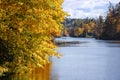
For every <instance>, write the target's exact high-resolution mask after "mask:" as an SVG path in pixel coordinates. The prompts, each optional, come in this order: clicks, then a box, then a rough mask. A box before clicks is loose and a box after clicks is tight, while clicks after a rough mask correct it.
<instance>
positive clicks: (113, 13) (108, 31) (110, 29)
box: [101, 3, 120, 40]
mask: <svg viewBox="0 0 120 80" xmlns="http://www.w3.org/2000/svg"><path fill="white" fill-rule="evenodd" d="M101 38H102V39H115V40H116V39H120V3H118V4H117V5H116V6H113V5H112V4H110V6H109V12H108V14H107V18H106V20H105V26H104V30H103V33H102V35H101Z"/></svg>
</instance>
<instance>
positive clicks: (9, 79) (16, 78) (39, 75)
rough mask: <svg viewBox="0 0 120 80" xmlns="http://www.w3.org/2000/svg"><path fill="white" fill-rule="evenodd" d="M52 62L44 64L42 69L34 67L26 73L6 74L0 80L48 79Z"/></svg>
mask: <svg viewBox="0 0 120 80" xmlns="http://www.w3.org/2000/svg"><path fill="white" fill-rule="evenodd" d="M51 67H52V63H50V64H48V65H46V66H45V68H44V70H43V69H40V68H36V69H35V70H33V71H31V72H30V73H28V74H15V75H7V76H3V77H1V78H0V80H50V73H51Z"/></svg>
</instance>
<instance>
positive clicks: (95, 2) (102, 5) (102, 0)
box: [62, 0, 119, 18]
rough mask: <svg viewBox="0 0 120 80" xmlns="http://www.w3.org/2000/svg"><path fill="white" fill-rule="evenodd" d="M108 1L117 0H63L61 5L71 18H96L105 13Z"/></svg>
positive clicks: (116, 1)
mask: <svg viewBox="0 0 120 80" xmlns="http://www.w3.org/2000/svg"><path fill="white" fill-rule="evenodd" d="M109 1H110V2H111V3H113V4H116V3H118V2H119V1H118V0H64V3H63V5H62V6H63V9H64V10H65V11H66V12H68V13H69V14H70V15H71V16H70V17H71V18H85V17H91V18H96V17H98V16H100V15H102V16H105V15H106V12H107V9H108V6H109Z"/></svg>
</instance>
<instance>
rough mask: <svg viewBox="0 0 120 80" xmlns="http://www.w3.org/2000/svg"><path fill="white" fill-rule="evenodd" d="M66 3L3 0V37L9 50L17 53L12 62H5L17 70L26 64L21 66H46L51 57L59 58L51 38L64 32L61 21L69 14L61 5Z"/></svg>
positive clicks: (0, 5) (0, 16) (0, 6)
mask: <svg viewBox="0 0 120 80" xmlns="http://www.w3.org/2000/svg"><path fill="white" fill-rule="evenodd" d="M62 2H63V0H58V1H57V0H1V2H0V39H2V40H3V41H5V43H6V46H7V49H8V50H9V53H10V54H11V55H13V61H12V62H9V61H8V62H7V63H6V62H5V63H6V65H9V66H10V67H9V69H10V70H11V71H15V70H16V68H15V66H17V67H19V66H22V67H23V68H20V67H19V68H20V69H26V68H27V69H31V68H32V67H30V65H34V67H37V66H39V67H42V66H44V64H47V63H48V62H49V58H50V57H51V56H58V57H59V55H58V53H57V52H56V50H54V48H56V46H55V45H54V44H53V43H52V42H51V41H52V40H53V37H54V35H59V34H60V33H61V29H62V24H61V23H62V21H64V17H65V16H66V15H67V14H66V13H65V12H64V11H63V9H62V7H61V5H62ZM0 46H1V45H0ZM0 57H2V56H0ZM19 57H20V59H21V60H20V59H19ZM15 63H16V64H15ZM18 63H19V64H18ZM28 64H29V66H27V65H28ZM3 65H5V64H1V65H0V66H3ZM13 65H14V66H13ZM24 67H26V68H24ZM14 68H15V69H14ZM17 71H18V70H17Z"/></svg>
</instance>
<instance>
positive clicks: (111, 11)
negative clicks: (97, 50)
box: [62, 2, 120, 40]
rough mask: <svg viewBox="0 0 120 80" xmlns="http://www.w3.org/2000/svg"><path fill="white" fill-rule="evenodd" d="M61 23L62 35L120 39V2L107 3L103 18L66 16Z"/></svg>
mask: <svg viewBox="0 0 120 80" xmlns="http://www.w3.org/2000/svg"><path fill="white" fill-rule="evenodd" d="M63 24H64V29H63V32H62V36H71V37H95V38H97V39H113V40H120V2H119V3H118V4H116V5H115V6H113V5H112V3H110V4H109V8H108V12H107V16H106V17H105V18H103V17H102V16H99V18H97V19H94V18H85V19H73V18H66V20H65V22H64V23H63Z"/></svg>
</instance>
